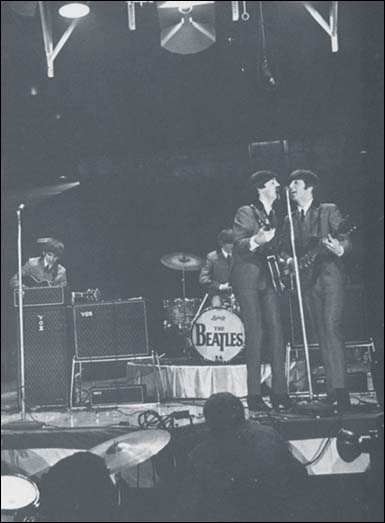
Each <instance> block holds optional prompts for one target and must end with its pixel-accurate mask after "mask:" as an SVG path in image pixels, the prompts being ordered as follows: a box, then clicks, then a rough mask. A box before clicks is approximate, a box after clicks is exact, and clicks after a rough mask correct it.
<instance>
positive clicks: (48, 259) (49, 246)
mask: <svg viewBox="0 0 385 523" xmlns="http://www.w3.org/2000/svg"><path fill="white" fill-rule="evenodd" d="M63 254H64V245H63V244H62V243H61V242H60V241H58V240H55V239H54V238H49V239H48V240H47V241H46V242H45V243H44V244H43V246H42V253H41V256H39V257H38V258H29V260H28V261H27V262H26V263H25V264H24V265H23V267H22V272H21V273H22V280H23V287H39V286H43V285H45V286H62V287H65V286H66V285H67V272H66V269H65V268H64V267H63V266H62V265H60V263H59V260H60V259H61V258H62V256H63ZM10 286H11V288H12V289H15V290H16V289H17V288H18V286H19V275H18V274H17V273H16V274H15V275H14V276H13V277H12V278H11V280H10Z"/></svg>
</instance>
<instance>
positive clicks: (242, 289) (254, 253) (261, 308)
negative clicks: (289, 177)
mask: <svg viewBox="0 0 385 523" xmlns="http://www.w3.org/2000/svg"><path fill="white" fill-rule="evenodd" d="M279 186H280V185H279V183H278V180H277V175H276V174H275V173H274V172H271V171H258V172H256V173H254V174H253V175H252V176H251V178H250V182H249V187H250V191H251V193H252V195H253V199H255V200H256V203H255V205H245V206H243V207H241V208H240V209H239V210H238V211H237V213H236V216H235V219H234V227H233V232H234V249H233V267H232V273H231V284H232V286H233V289H234V291H235V295H236V297H237V299H238V302H239V304H240V308H241V315H242V319H243V322H244V325H245V331H246V364H247V388H248V396H247V403H248V407H249V409H250V410H253V411H265V412H266V411H268V410H269V407H268V406H267V404H266V403H265V402H264V401H263V399H262V396H261V353H262V343H264V342H265V343H267V344H268V347H269V349H270V354H271V368H272V391H273V394H272V398H271V399H272V404H273V407H274V408H275V409H277V410H282V409H288V408H290V407H291V402H290V398H289V396H288V394H287V383H286V378H285V348H284V340H283V333H282V321H281V304H280V297H279V295H278V294H277V293H276V292H275V290H274V288H273V283H272V281H271V277H270V274H269V269H268V265H267V261H266V255H267V254H271V252H272V251H273V252H276V251H277V247H278V241H277V234H276V229H277V218H276V215H275V212H274V210H273V204H274V202H275V201H276V199H277V196H278V191H279Z"/></svg>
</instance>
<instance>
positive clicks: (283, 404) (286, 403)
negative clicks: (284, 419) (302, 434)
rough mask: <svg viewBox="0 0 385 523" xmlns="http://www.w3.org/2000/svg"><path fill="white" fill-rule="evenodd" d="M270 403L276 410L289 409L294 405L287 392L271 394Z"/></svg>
mask: <svg viewBox="0 0 385 523" xmlns="http://www.w3.org/2000/svg"><path fill="white" fill-rule="evenodd" d="M271 403H272V405H273V409H274V410H278V411H283V410H286V411H289V410H292V409H293V407H294V404H293V402H292V401H291V399H290V397H289V394H273V395H272V396H271Z"/></svg>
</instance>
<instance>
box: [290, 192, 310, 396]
mask: <svg viewBox="0 0 385 523" xmlns="http://www.w3.org/2000/svg"><path fill="white" fill-rule="evenodd" d="M286 201H287V214H288V218H289V224H290V240H291V247H292V251H293V261H294V273H295V283H296V287H297V294H298V306H299V314H300V318H301V328H302V336H303V346H304V350H305V360H306V372H307V379H308V384H309V398H310V401H313V398H314V394H313V383H312V377H311V368H310V354H309V343H308V338H307V331H306V322H305V313H304V307H303V298H302V286H301V278H300V274H299V265H298V257H297V249H296V246H295V231H294V223H293V216H292V214H291V213H292V210H291V205H290V193H289V188H288V187H286Z"/></svg>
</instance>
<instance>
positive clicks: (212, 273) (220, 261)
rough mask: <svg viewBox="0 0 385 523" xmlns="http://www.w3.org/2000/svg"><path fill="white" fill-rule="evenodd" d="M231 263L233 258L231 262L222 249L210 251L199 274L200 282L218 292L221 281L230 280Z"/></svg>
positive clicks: (210, 289)
mask: <svg viewBox="0 0 385 523" xmlns="http://www.w3.org/2000/svg"><path fill="white" fill-rule="evenodd" d="M231 265H232V260H231V263H230V264H229V262H228V260H227V259H226V258H225V257H224V256H223V253H222V251H219V252H218V251H212V252H209V253H208V255H207V257H206V263H205V265H204V266H203V267H202V270H201V272H200V275H199V283H201V284H202V285H205V286H206V287H207V289H208V290H209V291H210V292H217V291H218V290H219V285H220V284H221V283H228V282H229V281H230V271H231Z"/></svg>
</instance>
